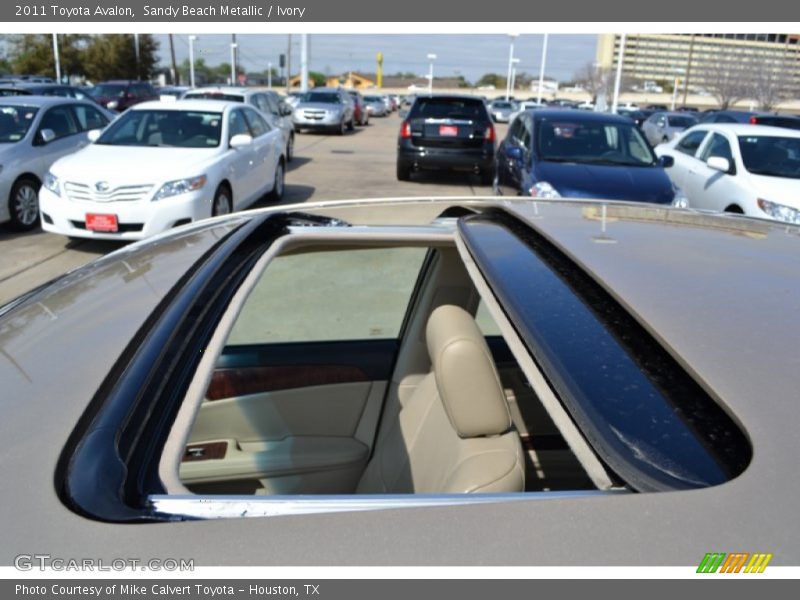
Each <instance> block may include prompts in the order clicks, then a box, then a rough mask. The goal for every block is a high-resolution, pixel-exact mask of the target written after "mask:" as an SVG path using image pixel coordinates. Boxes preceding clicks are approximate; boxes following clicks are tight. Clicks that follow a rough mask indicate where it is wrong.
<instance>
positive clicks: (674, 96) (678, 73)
mask: <svg viewBox="0 0 800 600" xmlns="http://www.w3.org/2000/svg"><path fill="white" fill-rule="evenodd" d="M685 72H686V70H685V69H682V68H681V67H678V68H677V69H675V83H674V85H673V86H672V108H671V109H670V110H675V104H676V103H677V102H678V85H680V81H681V75H683V74H684V73H685Z"/></svg>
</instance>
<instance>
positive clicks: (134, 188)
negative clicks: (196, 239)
mask: <svg viewBox="0 0 800 600" xmlns="http://www.w3.org/2000/svg"><path fill="white" fill-rule="evenodd" d="M283 153H284V145H283V137H282V136H281V133H280V130H278V129H274V128H271V127H270V126H269V124H268V123H267V122H266V120H265V118H264V117H263V116H262V115H261V113H260V112H259V111H257V110H256V109H255V108H253V107H251V106H247V105H242V104H237V103H234V102H214V101H211V100H195V101H190V100H184V101H181V102H161V101H156V102H145V103H142V104H137V105H136V106H133V107H131V108H130V109H129V110H128V111H126V112H125V113H124V114H123V115H121V116H120V117H118V118H117V119H116V120H115V121H114V122H113V123H112V124H111V125H110V126H109V127H108V128H107V129H106V130H105V131H104V132H103V133H102V135H100V136H99V137H97V138H96V141H95V142H94V143H93V144H91V145H90V146H88V147H86V148H84V149H83V150H82V151H80V152H76V153H75V154H72V155H70V156H67V157H65V158H62V159H61V160H59V161H56V163H55V164H53V166H52V167H50V171H49V172H48V173H47V174H46V175H45V177H44V181H43V187H42V191H41V193H40V204H41V213H42V228H43V229H44V230H45V231H50V232H52V233H58V234H61V235H66V236H69V237H76V238H93V239H94V238H99V239H109V240H138V239H143V238H146V237H150V236H152V235H155V234H157V233H161V232H163V231H167V230H169V229H171V228H173V227H176V226H179V225H182V224H184V223H191V222H194V221H198V220H201V219H205V218H208V217H211V216H215V215H221V214H225V213H229V212H232V211H238V210H240V209H242V208H245V207H247V206H249V205H251V204H252V203H253V202H255V201H256V200H258V199H259V198H261V197H262V196H264V195H265V194H267V193H269V195H270V199H271V200H273V201H277V200H280V198H281V197H282V195H283V189H284V170H285V161H286V158H285V156H284V154H283Z"/></svg>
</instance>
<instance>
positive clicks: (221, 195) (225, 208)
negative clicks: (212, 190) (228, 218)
mask: <svg viewBox="0 0 800 600" xmlns="http://www.w3.org/2000/svg"><path fill="white" fill-rule="evenodd" d="M231 212H233V203H232V202H231V191H230V190H229V189H228V187H227V186H226V185H221V186H219V187H218V188H217V193H216V194H214V204H213V206H212V207H211V216H212V217H216V216H218V215H227V214H229V213H231Z"/></svg>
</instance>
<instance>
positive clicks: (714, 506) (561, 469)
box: [0, 103, 800, 578]
mask: <svg viewBox="0 0 800 600" xmlns="http://www.w3.org/2000/svg"><path fill="white" fill-rule="evenodd" d="M173 104H174V103H173ZM206 109H207V107H206ZM132 112H133V111H132ZM375 223H381V224H389V223H392V224H393V225H392V226H386V225H375ZM348 224H349V225H352V226H351V227H348V226H347V225H348ZM797 229H798V228H797V227H795V226H788V225H786V224H777V223H771V222H766V221H760V220H755V219H747V218H738V219H732V218H729V217H725V216H720V215H710V214H699V213H695V212H692V211H682V210H676V209H671V208H668V207H661V206H654V205H648V204H645V203H641V202H640V203H613V202H590V201H536V202H532V201H531V200H530V199H521V200H516V201H508V202H504V203H502V204H498V203H497V202H496V201H494V200H491V199H476V198H470V199H430V198H425V199H422V200H406V201H391V200H379V201H371V202H370V201H365V200H363V199H360V200H357V201H353V202H339V203H336V204H324V203H306V204H300V205H295V206H281V207H277V208H272V209H267V210H259V211H249V212H247V213H244V214H240V215H229V216H226V217H222V218H220V219H216V220H210V221H205V222H202V223H197V224H194V225H192V226H189V227H183V228H180V229H176V230H175V231H174V232H170V233H168V234H166V235H164V236H161V237H159V238H158V239H153V240H149V241H148V242H146V243H139V244H132V245H130V246H127V247H126V248H124V249H122V250H120V251H117V252H116V253H114V254H111V255H109V256H106V257H104V258H101V259H99V260H97V261H95V262H93V263H91V264H89V265H87V266H85V267H82V268H79V269H77V270H74V271H72V272H70V273H69V274H67V275H66V276H63V277H61V278H59V279H57V280H55V281H53V282H51V283H49V284H47V285H45V286H43V287H40V288H38V289H36V290H33V291H32V292H30V293H28V294H26V295H24V296H22V297H20V298H19V299H17V300H15V301H13V302H12V303H10V304H8V305H5V306H4V307H3V308H2V309H0V347H2V349H3V353H2V360H0V381H2V382H3V394H0V411H2V414H3V418H2V419H0V437H1V438H2V439H3V441H4V444H3V447H2V449H1V450H0V476H1V477H0V480H1V481H2V485H0V502H1V503H2V506H3V507H4V510H3V511H2V512H0V530H2V531H3V544H2V545H0V560H2V562H3V564H13V563H14V559H15V557H17V556H18V555H19V554H20V553H21V552H32V551H29V550H27V548H29V547H30V544H31V540H34V539H35V540H36V543H37V547H39V548H46V549H47V550H46V555H49V556H50V557H64V559H65V560H66V559H68V558H69V557H73V556H74V555H75V549H76V548H80V550H81V552H82V553H85V554H86V555H87V556H90V557H92V558H94V559H95V560H101V561H102V564H104V565H110V564H112V563H113V561H114V560H115V559H119V556H120V547H121V546H120V544H121V540H123V539H124V549H125V552H126V553H127V554H130V555H131V556H135V557H141V558H142V559H147V558H149V557H151V556H152V555H153V552H155V550H154V549H161V550H162V551H164V552H167V551H169V556H172V557H175V558H191V559H193V560H194V561H195V563H196V564H203V565H211V564H213V565H235V566H241V565H264V564H269V565H304V564H305V565H319V564H336V565H341V564H353V565H397V564H419V563H420V557H424V561H425V564H427V565H453V564H459V565H487V564H495V565H509V564H525V565H552V564H556V563H558V564H565V565H584V566H596V565H597V564H598V561H599V562H602V564H603V565H620V566H622V565H659V566H675V567H678V566H681V567H684V568H686V565H687V564H689V563H694V564H696V563H697V562H699V561H700V560H702V558H703V556H704V555H706V554H707V553H708V552H710V551H715V550H717V549H722V550H723V551H726V550H728V549H735V550H736V551H739V550H740V549H741V550H743V551H753V552H769V553H770V554H771V555H773V556H774V558H773V559H772V562H771V565H779V566H780V565H796V564H798V562H800V535H798V533H800V527H799V526H798V521H797V519H796V505H795V503H794V502H793V501H791V499H792V498H796V497H798V495H799V494H800V481H798V479H797V478H796V477H793V476H792V475H791V474H792V472H793V470H792V469H793V466H794V459H795V457H796V456H798V454H800V438H798V436H797V435H796V431H797V418H796V414H797V389H796V384H795V377H794V376H795V374H796V372H797V353H796V352H795V348H796V343H797V339H798V338H800V322H798V319H797V318H796V313H797V295H796V294H795V293H793V292H794V291H795V290H797V289H798V285H800V275H799V274H798V269H797V268H794V267H795V266H796V261H797V256H798V254H800V236H798V235H797ZM753 282H757V284H753ZM754 309H756V310H754ZM479 327H480V328H482V329H479ZM745 363H746V366H747V368H743V364H745ZM54 365H58V368H57V369H56V368H54ZM765 398H768V399H769V404H768V406H766V405H765V402H764V399H765ZM54 399H57V401H53V400H54ZM296 490H300V491H299V492H297V491H296ZM330 490H335V491H333V492H331V491H330ZM766 490H768V491H769V493H770V496H771V497H774V498H776V499H787V500H786V501H777V500H776V501H775V502H772V503H770V506H769V510H754V507H756V508H758V507H760V506H762V503H763V502H764V498H765V491H766ZM722 508H724V510H721V509H722ZM44 516H46V518H44ZM734 525H735V526H734ZM621 532H624V535H620V533H621ZM312 533H313V535H312ZM300 534H303V535H300ZM306 534H307V535H306ZM309 536H312V538H313V540H312V541H313V543H310V541H309ZM264 540H269V543H265V542H264ZM443 541H444V542H446V543H443ZM254 548H257V549H258V551H257V552H254V551H253V549H254ZM643 549H646V551H643ZM222 550H224V551H222ZM41 552H43V551H41ZM599 557H600V558H599ZM75 560H77V559H75ZM94 564H97V563H96V562H95V563H94ZM692 571H694V568H692ZM686 572H688V570H687V571H686ZM752 576H753V577H758V576H757V575H752ZM708 577H713V576H710V575H709V576H708ZM729 577H731V578H734V577H744V575H743V574H740V575H729Z"/></svg>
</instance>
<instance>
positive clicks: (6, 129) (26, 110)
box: [0, 96, 114, 231]
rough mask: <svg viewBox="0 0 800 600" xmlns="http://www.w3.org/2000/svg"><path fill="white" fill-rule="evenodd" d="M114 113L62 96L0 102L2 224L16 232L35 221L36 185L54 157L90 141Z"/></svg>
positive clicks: (37, 188)
mask: <svg viewBox="0 0 800 600" xmlns="http://www.w3.org/2000/svg"><path fill="white" fill-rule="evenodd" d="M113 119H114V115H113V114H112V113H110V112H109V111H107V110H106V109H104V108H102V107H101V106H98V105H97V104H95V103H94V102H89V101H85V100H77V99H73V98H62V97H60V96H47V97H45V96H15V97H8V98H3V99H2V101H0V223H4V222H6V221H8V222H10V224H11V227H12V228H13V229H16V230H17V231H26V230H29V229H33V228H34V227H35V226H36V224H37V223H38V221H39V188H40V187H41V185H42V178H43V177H44V174H45V173H46V172H47V170H48V169H49V168H50V165H52V164H53V163H54V162H55V161H56V160H57V159H59V158H61V157H62V156H66V155H67V154H71V153H73V152H75V151H76V150H78V149H79V148H82V147H83V146H85V145H86V144H88V143H89V140H88V137H87V135H88V132H89V131H91V130H93V129H103V128H104V127H105V126H106V125H108V124H109V123H110V122H111V121H112V120H113Z"/></svg>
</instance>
